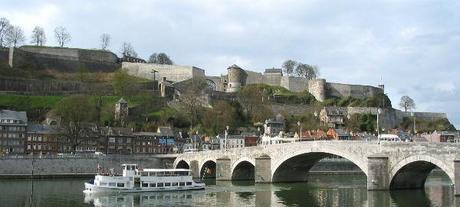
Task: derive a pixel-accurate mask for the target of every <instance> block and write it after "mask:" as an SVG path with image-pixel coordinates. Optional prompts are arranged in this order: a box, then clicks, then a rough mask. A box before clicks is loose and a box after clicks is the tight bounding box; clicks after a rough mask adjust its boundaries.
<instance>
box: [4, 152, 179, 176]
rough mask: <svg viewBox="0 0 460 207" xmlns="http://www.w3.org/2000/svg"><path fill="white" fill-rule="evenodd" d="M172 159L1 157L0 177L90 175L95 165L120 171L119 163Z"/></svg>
mask: <svg viewBox="0 0 460 207" xmlns="http://www.w3.org/2000/svg"><path fill="white" fill-rule="evenodd" d="M172 161H173V160H167V159H160V158H155V157H146V156H100V157H97V158H35V159H32V158H1V159H0V177H21V176H30V175H32V162H33V163H34V164H33V166H34V167H33V175H34V176H39V177H47V176H50V177H53V176H67V175H68V176H71V175H92V174H96V172H97V166H98V164H99V166H101V167H102V168H103V169H106V170H108V169H110V168H113V169H114V170H115V172H116V173H121V166H120V165H121V164H125V163H133V164H138V165H139V166H141V167H143V168H169V167H171V165H170V163H172Z"/></svg>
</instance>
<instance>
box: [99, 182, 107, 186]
mask: <svg viewBox="0 0 460 207" xmlns="http://www.w3.org/2000/svg"><path fill="white" fill-rule="evenodd" d="M99 185H103V186H105V185H107V183H104V182H100V183H99Z"/></svg>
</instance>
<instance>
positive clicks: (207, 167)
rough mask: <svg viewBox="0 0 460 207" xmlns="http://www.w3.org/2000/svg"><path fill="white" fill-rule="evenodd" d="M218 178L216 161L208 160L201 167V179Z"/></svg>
mask: <svg viewBox="0 0 460 207" xmlns="http://www.w3.org/2000/svg"><path fill="white" fill-rule="evenodd" d="M215 177H216V160H215V159H207V160H204V161H203V162H202V163H201V165H200V178H215Z"/></svg>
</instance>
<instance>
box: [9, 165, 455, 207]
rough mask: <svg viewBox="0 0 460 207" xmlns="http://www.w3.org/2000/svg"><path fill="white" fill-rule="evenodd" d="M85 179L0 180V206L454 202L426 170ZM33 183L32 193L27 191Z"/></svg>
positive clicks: (438, 176) (448, 186)
mask: <svg viewBox="0 0 460 207" xmlns="http://www.w3.org/2000/svg"><path fill="white" fill-rule="evenodd" d="M84 181H85V179H81V178H79V179H45V180H34V181H33V182H32V181H31V180H0V206H37V207H41V206H43V207H45V206H69V207H74V206H120V207H131V206H206V207H210V206H237V207H244V206H320V207H322V206H337V207H339V206H340V207H341V206H377V207H380V206H382V207H383V206H385V207H387V206H398V207H401V206H415V207H421V206H456V205H455V203H456V202H457V203H459V204H457V205H458V206H460V197H459V199H458V201H456V198H455V196H454V195H453V186H452V183H451V181H450V180H449V178H448V177H447V176H446V175H445V174H442V173H432V174H431V175H430V176H429V178H428V179H427V182H426V184H425V189H421V190H404V191H391V192H389V191H367V190H366V177H365V175H362V174H344V175H310V176H309V182H308V183H283V184H254V183H253V182H216V181H212V180H208V181H207V184H208V187H207V188H206V190H201V191H188V192H159V193H158V192H157V193H127V194H101V195H92V196H88V195H85V194H84V193H82V190H83V182H84ZM32 188H33V192H34V193H33V194H32V193H31V192H32ZM30 201H32V202H30Z"/></svg>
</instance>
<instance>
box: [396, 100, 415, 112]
mask: <svg viewBox="0 0 460 207" xmlns="http://www.w3.org/2000/svg"><path fill="white" fill-rule="evenodd" d="M399 106H400V107H401V108H403V109H404V112H407V110H410V109H415V102H414V100H413V99H412V98H411V97H409V96H402V97H401V102H399Z"/></svg>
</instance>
